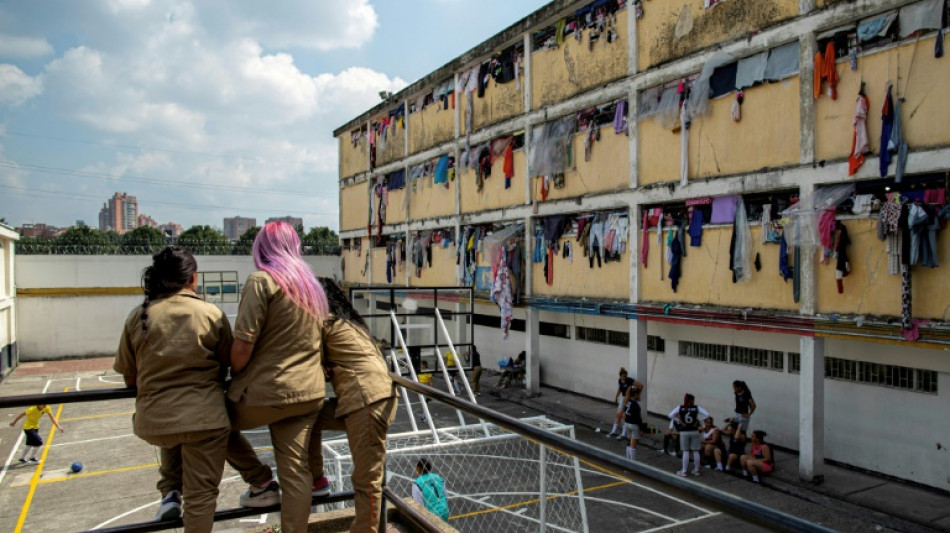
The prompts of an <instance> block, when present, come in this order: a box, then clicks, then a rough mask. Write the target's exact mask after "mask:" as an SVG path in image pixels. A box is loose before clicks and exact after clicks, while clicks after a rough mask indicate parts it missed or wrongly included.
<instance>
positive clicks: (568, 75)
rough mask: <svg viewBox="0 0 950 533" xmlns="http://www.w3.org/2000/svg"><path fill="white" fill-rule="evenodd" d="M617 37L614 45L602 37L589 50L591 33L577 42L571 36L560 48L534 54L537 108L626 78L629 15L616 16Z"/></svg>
mask: <svg viewBox="0 0 950 533" xmlns="http://www.w3.org/2000/svg"><path fill="white" fill-rule="evenodd" d="M615 31H616V32H617V35H618V38H617V39H616V40H614V41H613V42H612V43H608V42H607V36H606V35H601V36H600V38H599V39H598V40H597V41H595V42H594V45H593V48H590V47H589V44H588V43H589V34H590V30H585V31H584V32H582V35H581V42H577V40H576V39H575V38H574V35H573V34H572V35H569V36H568V37H567V38H566V39H565V40H564V43H563V44H561V46H559V47H558V48H554V49H549V50H539V51H537V52H534V53H533V54H532V55H531V102H532V105H533V106H534V107H544V106H546V105H551V104H555V103H557V102H560V101H562V100H564V99H566V98H568V97H570V96H573V95H575V94H578V93H581V92H584V91H586V90H588V89H592V88H594V87H598V86H600V85H604V84H606V83H608V82H610V81H613V80H618V79H620V78H623V77H625V76H626V75H627V53H628V52H627V48H628V47H627V38H628V35H629V32H628V31H627V14H626V12H625V11H621V12H619V13H618V15H617V23H616V26H615Z"/></svg>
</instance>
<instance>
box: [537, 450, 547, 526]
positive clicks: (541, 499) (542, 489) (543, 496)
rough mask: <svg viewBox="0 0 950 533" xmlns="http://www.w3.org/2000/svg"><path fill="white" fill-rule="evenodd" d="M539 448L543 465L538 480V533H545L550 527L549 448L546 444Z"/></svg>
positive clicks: (541, 464)
mask: <svg viewBox="0 0 950 533" xmlns="http://www.w3.org/2000/svg"><path fill="white" fill-rule="evenodd" d="M538 448H540V449H541V463H540V465H539V466H540V468H541V472H540V475H539V480H538V481H539V482H538V519H539V520H540V527H539V528H538V531H540V532H541V533H544V531H545V530H547V527H548V476H547V470H548V447H547V446H545V445H544V444H538Z"/></svg>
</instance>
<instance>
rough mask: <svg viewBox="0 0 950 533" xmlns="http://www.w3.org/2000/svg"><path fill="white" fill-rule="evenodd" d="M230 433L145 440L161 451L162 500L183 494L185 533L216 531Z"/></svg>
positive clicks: (157, 437)
mask: <svg viewBox="0 0 950 533" xmlns="http://www.w3.org/2000/svg"><path fill="white" fill-rule="evenodd" d="M229 433H230V430H228V429H227V428H222V429H212V430H208V431H192V432H189V433H174V434H170V435H153V436H148V437H143V440H145V441H146V442H148V443H149V444H152V445H155V446H158V447H160V448H161V461H162V464H161V466H160V467H159V470H160V472H161V476H162V478H161V480H160V481H159V482H158V490H159V491H161V493H162V497H165V495H166V494H168V493H169V492H170V491H172V490H177V491H180V492H181V493H182V498H183V499H184V501H185V505H184V515H183V516H182V519H183V520H184V522H185V533H210V531H211V530H212V529H213V528H214V510H215V506H216V505H217V501H218V485H219V484H220V483H221V475H222V473H223V472H224V458H225V456H226V455H227V450H228V434H229Z"/></svg>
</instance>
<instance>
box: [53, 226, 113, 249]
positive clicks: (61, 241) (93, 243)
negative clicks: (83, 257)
mask: <svg viewBox="0 0 950 533" xmlns="http://www.w3.org/2000/svg"><path fill="white" fill-rule="evenodd" d="M55 244H56V246H57V248H59V249H60V252H61V253H66V254H104V253H107V252H108V251H109V250H111V249H112V247H111V245H110V243H109V239H108V238H107V237H106V235H105V234H104V233H102V232H101V231H99V230H96V229H92V228H90V227H89V226H73V227H71V228H69V229H68V230H66V232H65V233H63V234H62V235H60V236H59V237H56V239H55Z"/></svg>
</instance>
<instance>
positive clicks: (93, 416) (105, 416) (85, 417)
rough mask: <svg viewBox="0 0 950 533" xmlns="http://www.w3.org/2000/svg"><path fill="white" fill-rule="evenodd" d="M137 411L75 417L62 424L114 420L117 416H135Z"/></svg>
mask: <svg viewBox="0 0 950 533" xmlns="http://www.w3.org/2000/svg"><path fill="white" fill-rule="evenodd" d="M134 414H135V411H122V412H120V413H103V414H101V415H87V416H74V417H73V418H64V419H62V420H60V422H78V421H80V420H95V419H97V418H113V417H117V416H129V415H134Z"/></svg>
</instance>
